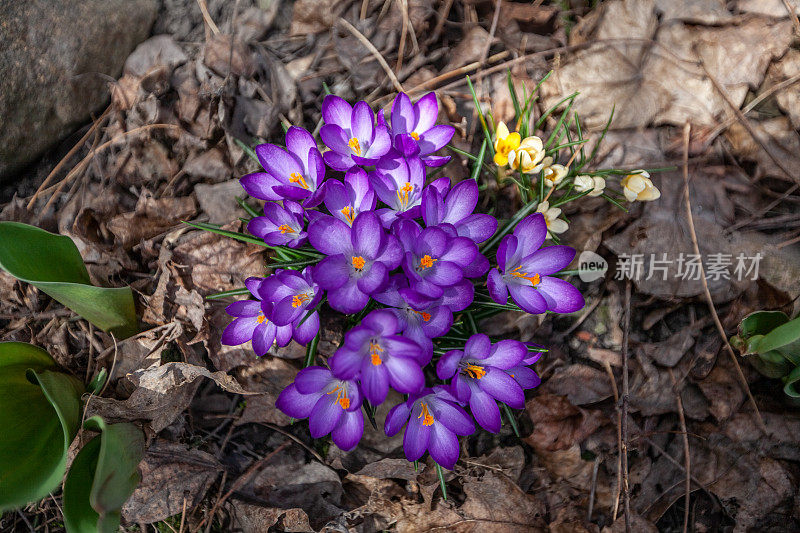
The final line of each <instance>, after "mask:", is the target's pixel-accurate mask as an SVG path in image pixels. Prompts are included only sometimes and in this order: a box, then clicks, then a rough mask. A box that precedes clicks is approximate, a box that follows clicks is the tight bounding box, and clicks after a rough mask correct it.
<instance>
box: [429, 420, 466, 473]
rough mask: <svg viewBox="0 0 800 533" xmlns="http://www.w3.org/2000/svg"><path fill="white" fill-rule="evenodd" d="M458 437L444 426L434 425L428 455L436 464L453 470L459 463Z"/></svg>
mask: <svg viewBox="0 0 800 533" xmlns="http://www.w3.org/2000/svg"><path fill="white" fill-rule="evenodd" d="M458 452H459V449H458V437H456V434H455V433H453V432H452V431H450V430H449V429H447V428H446V427H444V425H442V424H434V425H433V429H432V430H431V436H430V439H429V440H428V453H430V454H431V458H433V460H434V461H436V463H437V464H438V465H439V466H441V467H443V468H446V469H448V470H452V469H453V467H454V466H455V465H456V461H458Z"/></svg>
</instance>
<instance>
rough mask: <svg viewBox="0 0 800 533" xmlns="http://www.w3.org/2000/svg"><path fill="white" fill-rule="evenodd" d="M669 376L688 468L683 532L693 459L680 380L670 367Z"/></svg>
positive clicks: (687, 507) (690, 489)
mask: <svg viewBox="0 0 800 533" xmlns="http://www.w3.org/2000/svg"><path fill="white" fill-rule="evenodd" d="M667 370H668V371H669V378H670V379H671V380H672V388H673V392H674V393H675V400H676V402H677V403H678V420H679V421H680V423H681V434H682V435H683V455H684V459H683V464H684V469H685V470H686V496H685V500H684V507H685V509H684V510H683V533H687V531H688V530H689V503H690V501H691V495H692V459H691V456H690V455H689V433H688V431H687V429H686V414H685V413H684V411H683V400H682V399H681V394H680V391H679V390H678V382H677V381H675V374H673V373H672V369H671V368H668V369H667Z"/></svg>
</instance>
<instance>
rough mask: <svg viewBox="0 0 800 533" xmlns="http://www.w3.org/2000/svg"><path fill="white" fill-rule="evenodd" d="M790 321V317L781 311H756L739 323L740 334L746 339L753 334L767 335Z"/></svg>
mask: <svg viewBox="0 0 800 533" xmlns="http://www.w3.org/2000/svg"><path fill="white" fill-rule="evenodd" d="M788 321H789V317H788V316H786V313H782V312H781V311H756V312H755V313H750V314H749V315H747V316H746V317H744V318H743V319H742V322H741V323H740V324H739V335H741V336H742V337H743V338H745V339H749V338H750V337H752V336H753V335H766V334H767V333H769V332H770V331H772V330H773V329H775V328H777V327H778V326H782V325H783V324H786V323H787V322H788Z"/></svg>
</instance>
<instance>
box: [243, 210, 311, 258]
mask: <svg viewBox="0 0 800 533" xmlns="http://www.w3.org/2000/svg"><path fill="white" fill-rule="evenodd" d="M303 227H304V224H303V207H302V206H301V205H300V204H298V203H297V202H293V201H291V200H284V201H283V207H281V205H280V204H276V203H273V202H267V203H266V204H264V216H263V217H255V218H254V219H252V220H251V221H250V222H249V223H248V224H247V231H249V232H250V233H252V234H253V235H255V236H256V237H259V238H261V239H263V240H264V242H265V243H267V244H269V245H272V246H288V247H290V248H297V247H298V246H302V245H303V244H304V243H305V242H306V232H305V231H304V230H303Z"/></svg>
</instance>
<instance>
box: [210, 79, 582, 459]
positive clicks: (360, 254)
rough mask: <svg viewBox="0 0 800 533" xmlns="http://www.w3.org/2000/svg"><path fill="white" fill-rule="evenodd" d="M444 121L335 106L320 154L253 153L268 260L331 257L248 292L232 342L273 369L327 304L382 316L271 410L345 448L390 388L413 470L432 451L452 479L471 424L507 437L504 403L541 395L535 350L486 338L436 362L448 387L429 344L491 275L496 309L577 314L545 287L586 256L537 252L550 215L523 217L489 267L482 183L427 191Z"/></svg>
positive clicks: (420, 113) (305, 374)
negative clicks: (246, 346)
mask: <svg viewBox="0 0 800 533" xmlns="http://www.w3.org/2000/svg"><path fill="white" fill-rule="evenodd" d="M437 115H438V104H437V102H436V96H435V95H434V94H433V93H429V94H427V95H425V96H424V97H422V98H421V99H420V100H419V101H418V102H417V103H415V104H412V102H411V100H410V99H409V97H408V96H407V95H406V94H400V95H398V96H397V98H396V99H395V101H394V104H393V106H392V110H391V116H390V118H389V120H388V121H387V120H386V118H385V117H384V115H383V113H381V112H379V113H378V114H377V117H376V115H375V113H374V112H373V110H372V109H371V108H370V107H369V105H367V104H366V102H358V103H356V105H354V106H350V104H348V103H347V102H346V101H344V100H343V99H341V98H339V97H336V96H327V97H326V98H325V101H324V102H323V105H322V116H323V119H324V121H325V124H324V125H323V126H322V128H321V130H320V137H321V138H322V141H323V142H324V143H325V145H326V146H327V148H328V150H326V151H325V152H324V153H321V152H320V150H319V149H318V147H317V144H316V142H315V141H314V138H313V137H312V136H311V134H310V133H308V132H307V131H305V130H304V129H302V128H298V127H291V128H289V130H288V131H287V132H286V149H283V148H281V147H278V146H275V145H271V144H265V145H261V146H258V147H257V148H256V154H257V155H258V158H259V161H260V162H261V164H262V166H263V168H264V172H257V173H254V174H250V175H247V176H244V177H243V178H242V179H241V183H242V186H243V187H244V188H245V190H246V191H247V192H248V193H249V194H250V195H251V196H253V197H254V198H258V199H261V200H265V201H266V204H265V206H264V215H263V216H259V217H255V218H253V219H252V220H251V221H250V223H249V224H248V230H249V231H250V233H252V234H253V235H256V236H258V237H260V238H261V239H263V240H264V241H265V242H266V243H267V244H269V245H272V246H286V247H289V248H295V249H297V248H300V247H303V246H307V245H310V246H311V247H313V249H314V250H315V251H316V252H315V253H319V254H321V255H322V257H321V259H320V260H319V262H318V263H316V264H315V265H312V266H308V267H306V268H305V269H304V270H302V272H300V271H296V270H288V269H287V270H276V271H275V273H273V274H272V275H271V276H269V277H267V278H265V279H255V278H253V279H249V280H248V281H247V288H248V290H249V291H250V292H251V293H252V295H253V296H254V297H255V298H256V299H255V300H247V301H239V302H235V303H233V304H231V305H230V306H229V307H228V308H227V311H228V313H229V314H230V315H232V316H234V317H236V318H235V319H234V321H233V322H232V323H231V324H230V325H229V326H228V327H227V328H226V329H225V332H224V334H223V339H222V340H223V342H224V343H225V344H234V345H235V344H242V343H245V342H247V341H252V345H253V349H254V350H255V352H256V353H257V354H258V355H264V354H265V353H267V351H268V350H269V349H270V347H271V346H272V345H273V344H275V343H277V345H278V346H284V345H286V344H287V343H288V342H289V341H290V340H291V339H294V340H295V341H297V342H298V343H301V344H307V343H308V342H310V341H311V340H312V339H313V338H314V337H315V336H316V335H317V334H318V331H319V316H318V312H317V309H318V308H319V305H320V304H321V302H323V298H325V299H326V300H327V303H328V304H329V305H330V307H331V308H333V309H335V310H337V311H340V312H342V313H346V314H354V313H358V312H360V311H362V310H364V309H365V308H366V307H367V306H368V305H371V306H372V307H377V308H376V309H373V310H372V311H370V312H369V313H368V314H366V316H364V318H363V319H362V320H361V322H360V324H359V325H357V326H355V327H353V328H352V329H350V330H349V331H348V332H346V334H345V338H344V342H343V343H342V345H341V346H340V348H339V349H338V351H337V352H336V353H335V354H334V355H333V357H331V358H330V360H329V361H328V365H329V368H324V367H321V366H312V367H308V368H305V369H303V370H302V371H301V372H300V373H299V374H298V376H297V379H296V381H295V382H294V383H293V384H292V385H290V386H289V387H287V388H286V389H285V390H284V391H283V392H282V393H281V395H280V396H279V398H278V400H277V402H276V405H277V406H278V408H279V409H281V410H282V411H283V412H285V413H286V414H287V415H289V416H291V417H294V418H297V419H301V418H309V426H310V431H311V435H312V436H313V437H314V438H319V437H322V436H324V435H327V434H329V433H330V434H331V437H332V439H333V441H334V443H336V445H337V446H339V447H340V448H342V449H345V450H349V449H351V448H353V447H354V446H355V445H356V444H357V443H358V441H359V440H360V438H361V436H362V433H363V427H364V421H363V415H362V414H361V406H362V404H363V403H364V401H365V400H367V401H368V402H369V403H370V404H372V405H373V406H377V405H379V404H381V403H382V402H383V401H384V400H385V399H386V397H387V395H388V392H389V389H390V388H393V389H395V390H397V391H398V392H400V393H403V394H405V395H407V398H408V399H407V401H405V402H402V403H400V404H398V405H396V406H395V407H393V408H392V410H391V411H390V413H389V415H388V417H387V419H386V426H385V431H386V433H387V434H388V435H393V434H395V433H397V432H398V431H400V429H401V428H402V427H403V426H404V425H405V427H406V430H405V433H404V441H403V445H404V449H405V453H406V456H407V457H408V459H409V460H417V459H419V458H420V457H421V456H422V455H423V454H424V453H425V451H426V450H427V451H428V452H429V453H430V455H431V457H432V458H433V459H434V460H435V461H436V462H437V463H438V464H439V465H441V466H443V467H446V468H452V467H453V465H454V464H455V462H456V460H457V458H458V453H459V447H458V440H457V436H458V435H468V434H471V433H472V432H474V430H475V425H474V423H473V418H474V420H475V421H476V422H477V423H478V424H479V425H480V426H481V427H483V428H485V429H487V430H488V431H492V432H497V431H499V430H500V410H499V407H498V403H497V402H502V403H504V404H506V405H508V406H510V407H514V408H521V407H523V406H524V394H523V390H524V389H527V388H532V387H535V386H536V385H538V383H539V378H538V376H537V375H536V373H535V372H534V371H533V370H532V369H531V368H530V367H529V365H531V364H532V363H533V362H534V361H535V360H536V359H537V358H538V356H539V354H540V352H538V351H535V350H534V351H531V350H529V348H528V346H527V345H525V344H523V343H521V342H519V341H514V340H503V341H500V342H497V343H495V344H492V343H491V341H490V339H489V337H487V336H486V335H482V334H476V335H473V336H472V337H471V338H470V339H469V341H468V342H467V343H466V345H465V346H464V349H463V351H462V350H453V351H449V352H447V353H445V354H444V355H443V356H442V357H441V358H440V359H439V360H438V364H437V365H436V374H437V376H438V378H439V379H440V380H443V381H446V383H445V384H441V385H437V386H434V387H432V388H430V387H428V386H426V379H425V374H424V371H423V369H424V368H425V367H426V365H428V364H429V363H430V362H431V360H432V357H433V354H434V343H433V340H434V339H436V338H437V337H440V336H443V335H445V334H447V332H448V331H449V330H450V328H451V326H452V325H453V320H454V318H453V316H454V314H457V313H459V312H461V311H464V310H465V309H467V307H469V306H470V305H471V304H472V302H473V299H474V293H475V284H476V283H482V282H481V281H480V280H481V279H482V278H483V276H485V275H486V274H487V272H488V273H489V275H488V287H489V293H490V295H491V297H492V298H493V299H494V300H496V301H497V302H498V303H501V304H505V303H507V301H508V295H509V293H510V295H511V298H512V300H513V301H514V302H515V303H517V305H519V307H520V308H521V309H524V310H526V311H528V312H531V313H543V312H545V311H547V310H550V311H555V312H573V311H576V310H578V309H580V308H581V307H582V306H583V298H582V297H581V295H580V293H579V292H578V291H577V289H575V288H574V287H573V286H572V285H570V284H569V283H567V282H565V281H563V280H560V279H558V278H554V277H550V275H552V274H554V273H556V272H558V271H559V270H561V269H563V268H564V267H565V266H567V264H569V263H570V261H571V260H572V258H573V256H574V253H575V252H574V250H573V249H571V248H569V247H567V246H550V247H546V248H541V249H540V247H541V246H542V244H543V243H544V240H545V237H546V235H547V228H546V224H545V221H544V219H543V217H542V215H541V214H535V215H531V216H529V217H527V218H525V219H524V220H523V221H522V222H521V223H520V224H519V225H518V226H517V228H516V230H515V231H514V233H513V234H511V235H508V236H506V237H505V238H504V239H503V240H502V241H501V243H500V246H499V248H498V250H497V256H496V259H497V265H498V267H497V268H494V269H492V268H491V265H490V262H489V259H488V258H487V257H485V256H484V255H483V254H482V253H481V251H480V249H479V246H478V245H479V244H481V243H483V242H484V241H486V240H487V239H489V238H490V237H492V236H493V235H494V234H495V232H496V231H497V220H496V219H495V218H494V217H493V216H491V215H487V214H480V213H474V212H473V211H474V210H475V207H476V205H477V203H478V193H479V191H478V185H477V183H476V182H475V181H473V180H466V181H462V182H460V183H458V184H456V185H455V186H451V183H450V180H449V178H446V177H442V178H438V179H436V180H433V181H431V182H430V183H426V168H428V167H438V166H441V165H443V164H445V163H446V162H447V160H448V159H449V158H448V157H442V156H437V155H434V154H435V152H437V151H438V150H439V149H441V148H443V147H444V146H445V145H446V144H447V143H448V142H449V141H450V139H451V138H452V136H453V134H454V128H453V127H452V126H448V125H437V124H436V118H437ZM326 167H327V168H328V169H331V170H333V171H337V172H343V173H344V175H343V176H342V179H341V180H339V179H336V178H334V177H327V179H326ZM323 206H324V209H323ZM370 302H372V303H370ZM466 406H469V410H470V411H471V413H472V416H470V415H469V414H467V412H466V411H465V407H466Z"/></svg>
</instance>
